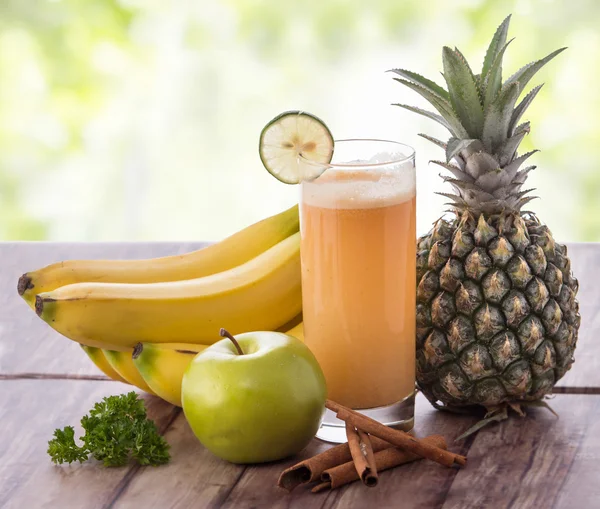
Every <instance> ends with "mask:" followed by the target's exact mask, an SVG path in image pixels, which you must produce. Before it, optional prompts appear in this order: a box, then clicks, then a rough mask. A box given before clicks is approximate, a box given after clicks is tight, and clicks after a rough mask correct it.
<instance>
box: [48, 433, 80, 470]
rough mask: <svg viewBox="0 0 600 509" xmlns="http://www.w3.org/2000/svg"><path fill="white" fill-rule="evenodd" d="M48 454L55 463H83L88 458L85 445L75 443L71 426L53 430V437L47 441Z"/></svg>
mask: <svg viewBox="0 0 600 509" xmlns="http://www.w3.org/2000/svg"><path fill="white" fill-rule="evenodd" d="M48 454H49V455H50V457H51V458H52V461H53V462H54V463H56V464H61V465H62V464H63V463H73V462H74V461H79V462H80V463H83V462H84V461H85V460H87V458H88V454H89V452H88V451H87V450H86V448H85V447H79V446H78V445H77V444H76V443H75V430H74V429H73V426H67V427H65V428H64V429H62V430H60V429H56V430H54V438H53V439H52V440H50V441H49V442H48Z"/></svg>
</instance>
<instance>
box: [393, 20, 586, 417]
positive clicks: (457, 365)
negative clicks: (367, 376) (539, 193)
mask: <svg viewBox="0 0 600 509" xmlns="http://www.w3.org/2000/svg"><path fill="white" fill-rule="evenodd" d="M509 21H510V16H509V17H508V18H506V19H505V20H504V22H503V23H502V24H501V25H500V26H499V27H498V29H497V31H496V33H495V35H494V37H493V39H492V41H491V43H490V45H489V49H488V50H487V53H486V55H485V60H484V63H483V69H482V71H481V74H473V72H472V71H471V68H470V67H469V64H468V63H467V61H466V60H465V58H464V57H463V55H462V54H461V53H460V51H459V50H458V49H454V50H452V49H450V48H448V47H445V48H444V50H443V66H444V73H443V76H444V79H445V81H446V84H447V86H448V90H445V89H444V88H442V87H441V86H439V85H437V84H436V83H434V82H433V81H430V80H428V79H426V78H424V77H422V76H420V75H418V74H416V73H413V72H410V71H406V70H403V69H393V70H392V72H394V73H396V74H397V75H399V76H400V77H399V78H394V79H395V80H397V81H398V82H400V83H402V84H403V85H406V86H407V87H409V88H411V89H413V90H415V91H416V92H418V93H419V94H420V95H422V96H423V97H424V98H425V99H427V100H428V101H429V102H430V103H431V105H432V106H433V107H434V108H435V109H436V110H437V112H438V113H434V112H431V111H427V110H423V109H420V108H416V107H413V106H407V105H403V104H399V105H398V106H401V107H403V108H406V109H408V110H410V111H413V112H416V113H419V114H421V115H424V116H426V117H429V118H431V119H433V120H435V121H437V122H438V123H440V124H442V125H443V126H444V127H446V128H447V129H448V130H449V131H450V133H451V137H450V139H449V140H448V141H447V142H443V141H440V140H437V139H435V138H432V137H430V136H426V135H421V136H423V137H424V138H426V139H428V140H429V141H431V142H433V143H435V144H436V145H438V146H440V147H441V148H443V149H444V151H445V160H443V161H432V162H434V163H436V164H438V165H440V166H442V167H443V168H445V169H446V170H448V171H449V172H450V174H451V176H446V177H443V179H444V180H445V181H446V182H448V183H450V184H451V185H452V187H453V188H454V193H453V194H446V193H440V194H442V195H443V196H445V197H447V198H448V199H449V200H450V202H451V203H450V204H449V205H451V209H452V215H451V217H448V218H440V219H439V220H438V221H437V222H436V223H435V224H434V227H433V229H432V230H431V231H430V232H429V233H428V234H427V235H425V236H423V237H421V238H420V239H419V240H418V248H417V287H418V289H417V338H416V341H417V382H418V385H419V388H420V389H421V390H422V392H423V393H424V394H425V396H427V398H428V399H429V401H430V402H431V403H432V404H433V405H434V406H436V407H437V408H441V409H448V410H457V409H459V408H458V407H464V406H468V405H482V406H484V407H486V408H487V409H488V417H489V419H488V420H500V419H501V418H504V417H506V415H507V408H508V406H510V407H511V408H513V409H514V410H516V411H517V412H519V413H521V405H527V404H529V405H540V404H543V405H545V403H543V402H542V401H541V400H542V398H543V397H544V396H545V395H547V394H549V393H550V392H551V391H552V388H553V386H554V384H555V383H556V382H557V381H558V380H559V379H560V378H561V377H562V376H563V375H564V374H565V373H566V372H567V371H568V370H569V369H570V368H571V365H572V364H573V352H574V350H575V344H576V341H577V332H578V329H579V324H580V315H579V312H578V311H579V305H578V303H577V300H576V299H575V296H576V294H577V289H578V283H577V280H576V279H575V278H574V277H573V275H572V274H571V263H570V261H569V258H568V257H567V248H566V247H565V246H563V245H561V244H558V243H557V242H555V240H554V238H553V237H552V234H551V232H550V230H549V229H548V228H547V227H546V226H545V225H543V224H542V223H540V221H539V220H538V219H537V217H536V216H535V214H533V213H531V212H526V211H524V210H523V206H524V205H525V204H526V203H528V202H529V201H530V200H532V199H533V198H534V197H532V196H530V194H529V193H530V191H532V190H531V189H523V187H524V184H525V182H526V179H527V175H528V173H529V172H530V171H531V170H533V169H534V168H535V166H527V167H522V166H523V164H524V163H525V161H526V160H528V159H529V157H530V156H531V155H532V154H533V153H534V152H536V151H535V150H534V151H532V152H528V153H525V154H518V153H517V150H518V147H519V144H520V142H521V141H522V140H523V138H524V137H525V136H526V135H527V134H528V133H529V122H523V123H519V122H520V120H521V117H522V115H523V113H524V112H525V110H526V109H527V107H528V106H529V105H530V104H531V101H532V100H533V99H534V97H535V96H536V95H537V93H538V92H539V90H540V88H541V85H539V86H537V87H535V88H533V89H532V90H531V91H530V92H529V93H528V94H527V95H525V96H524V98H523V99H522V100H521V101H520V102H519V103H518V104H517V100H518V98H519V96H521V94H522V93H523V91H524V89H525V86H526V85H527V83H528V82H529V80H530V79H531V78H532V77H533V75H534V74H535V73H536V72H537V71H538V70H539V69H540V68H541V67H542V66H543V65H544V64H546V63H547V62H548V61H550V60H551V59H552V58H554V57H555V56H556V55H558V54H559V53H560V52H561V51H563V50H564V49H565V48H562V49H559V50H557V51H555V52H553V53H551V54H550V55H548V56H547V57H545V58H543V59H541V60H538V61H536V62H532V63H530V64H528V65H526V66H525V67H523V68H522V69H520V70H519V71H517V72H516V73H515V74H513V75H512V76H511V77H509V78H508V79H507V80H506V81H505V82H504V83H502V58H503V55H504V52H505V50H506V48H507V46H508V45H509V44H510V42H511V41H508V42H506V35H507V31H508V25H509ZM515 105H516V106H515Z"/></svg>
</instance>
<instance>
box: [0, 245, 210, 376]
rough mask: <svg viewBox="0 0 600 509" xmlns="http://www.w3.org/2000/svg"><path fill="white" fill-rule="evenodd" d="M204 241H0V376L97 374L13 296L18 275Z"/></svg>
mask: <svg viewBox="0 0 600 509" xmlns="http://www.w3.org/2000/svg"><path fill="white" fill-rule="evenodd" d="M202 245H204V244H203V243H199V242H197V243H173V242H169V243H159V242H155V243H96V244H83V243H50V242H48V243H42V242H19V243H0V263H1V264H2V270H1V271H0V373H3V374H6V373H19V372H41V373H69V374H77V373H79V374H94V375H95V374H101V373H100V372H99V370H98V369H97V368H96V367H95V366H94V365H93V364H92V363H91V362H90V361H89V359H88V358H87V356H86V355H85V354H84V353H83V352H82V351H81V349H80V348H79V346H78V345H77V344H76V343H74V342H72V341H69V340H68V339H66V338H64V337H63V336H61V335H60V334H58V333H57V332H55V331H54V330H53V329H52V328H50V327H49V326H48V325H46V324H45V323H44V322H43V321H42V320H40V319H39V318H38V317H37V316H36V315H35V313H34V312H33V311H32V310H31V309H29V307H28V306H27V304H25V302H24V301H23V300H22V299H21V298H20V297H19V295H18V293H17V281H18V279H19V277H20V276H21V274H23V273H24V272H27V271H28V270H34V269H37V268H39V267H43V266H45V265H48V264H50V263H54V262H57V261H61V260H68V259H74V258H115V259H117V258H122V259H126V258H148V257H153V256H166V255H170V254H179V253H185V252H187V251H191V250H193V249H197V248H199V247H201V246H202Z"/></svg>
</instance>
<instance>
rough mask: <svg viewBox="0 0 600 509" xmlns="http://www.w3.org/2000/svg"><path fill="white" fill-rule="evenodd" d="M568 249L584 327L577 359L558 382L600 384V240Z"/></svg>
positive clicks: (563, 385)
mask: <svg viewBox="0 0 600 509" xmlns="http://www.w3.org/2000/svg"><path fill="white" fill-rule="evenodd" d="M568 252H569V257H570V258H571V267H572V268H573V273H574V274H575V277H577V279H578V280H579V292H578V294H577V299H578V300H579V306H580V313H581V328H580V329H579V339H578V341H577V348H576V349H575V363H574V364H573V367H572V368H571V370H570V371H569V372H568V373H567V374H566V375H565V376H564V377H563V378H562V379H561V380H559V382H558V384H557V385H558V386H559V387H598V388H600V341H598V337H599V336H600V278H599V277H598V270H599V268H600V244H570V245H569V246H568Z"/></svg>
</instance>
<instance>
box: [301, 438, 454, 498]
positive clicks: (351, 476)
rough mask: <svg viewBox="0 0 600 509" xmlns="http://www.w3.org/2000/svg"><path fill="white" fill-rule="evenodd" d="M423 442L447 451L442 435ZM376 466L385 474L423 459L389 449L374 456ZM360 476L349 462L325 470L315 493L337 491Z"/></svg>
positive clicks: (415, 455)
mask: <svg viewBox="0 0 600 509" xmlns="http://www.w3.org/2000/svg"><path fill="white" fill-rule="evenodd" d="M421 442H423V443H427V444H430V445H432V446H435V447H439V448H440V449H446V447H447V445H446V440H444V437H442V436H440V435H430V436H428V437H425V438H423V439H421ZM374 458H375V465H376V468H377V471H378V472H383V471H384V470H388V469H390V468H394V467H397V466H398V465H403V464H404V463H410V462H411V461H415V460H419V459H421V457H420V456H419V455H417V454H413V453H411V452H407V451H403V450H402V449H398V448H397V447H389V448H387V449H383V450H382V451H378V452H376V453H375V454H374ZM359 478H360V477H359V475H358V473H357V471H356V468H354V463H353V462H352V461H349V462H347V463H343V464H342V465H338V466H336V467H333V468H329V469H327V470H325V471H324V472H323V473H322V474H321V481H322V482H321V484H318V485H317V486H315V487H314V488H313V489H312V492H313V493H318V492H320V491H323V490H326V489H332V490H333V489H336V488H339V487H341V486H345V485H346V484H350V483H351V482H354V481H358V479H359Z"/></svg>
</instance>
